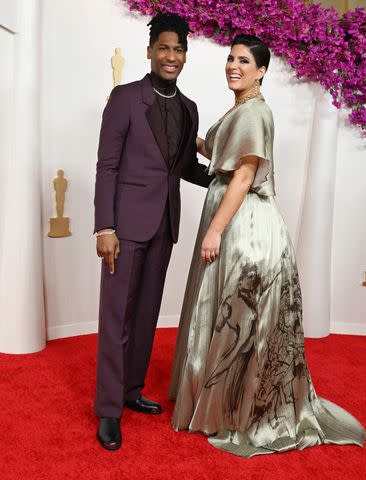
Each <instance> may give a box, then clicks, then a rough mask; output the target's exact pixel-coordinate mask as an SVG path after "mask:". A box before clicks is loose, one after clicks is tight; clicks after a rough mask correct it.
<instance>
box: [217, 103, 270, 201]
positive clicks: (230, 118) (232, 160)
mask: <svg viewBox="0 0 366 480" xmlns="http://www.w3.org/2000/svg"><path fill="white" fill-rule="evenodd" d="M273 131H274V128H273V118H272V112H271V110H270V109H269V107H268V106H267V104H266V103H265V102H263V101H262V100H255V101H249V102H247V103H245V104H243V105H241V106H240V107H238V108H237V109H236V110H234V111H233V112H231V113H229V114H228V115H227V117H225V118H224V119H223V120H222V122H221V125H220V127H219V128H218V129H217V132H216V135H215V140H214V145H213V149H212V157H211V163H210V167H209V173H210V174H213V173H228V172H232V171H234V170H236V169H238V168H239V167H240V166H241V165H242V164H243V162H245V157H248V156H252V155H254V156H257V157H259V159H260V160H259V164H258V169H257V172H256V175H255V178H254V181H253V184H252V186H251V189H250V190H251V191H254V192H256V193H258V194H260V195H265V196H273V195H274V194H275V192H274V180H273V161H272V157H273Z"/></svg>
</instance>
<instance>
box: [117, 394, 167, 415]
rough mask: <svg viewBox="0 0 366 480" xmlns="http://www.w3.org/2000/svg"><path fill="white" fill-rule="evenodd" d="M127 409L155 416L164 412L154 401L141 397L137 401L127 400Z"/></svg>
mask: <svg viewBox="0 0 366 480" xmlns="http://www.w3.org/2000/svg"><path fill="white" fill-rule="evenodd" d="M126 408H129V409H130V410H134V411H135V412H140V413H151V414H153V415H158V414H159V413H161V412H162V411H163V409H162V408H161V406H160V405H159V404H158V403H156V402H153V401H152V400H148V399H147V398H144V397H140V398H138V399H137V400H132V401H131V400H127V401H126Z"/></svg>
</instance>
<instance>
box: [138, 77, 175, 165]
mask: <svg viewBox="0 0 366 480" xmlns="http://www.w3.org/2000/svg"><path fill="white" fill-rule="evenodd" d="M142 100H143V102H144V103H145V104H146V105H148V108H147V110H146V112H145V115H146V119H147V121H148V123H149V125H150V128H151V131H152V133H153V135H154V137H155V140H156V143H157V144H158V146H159V148H160V151H161V153H162V155H163V157H164V160H165V163H166V164H167V167H168V168H169V150H168V140H167V138H166V134H165V125H164V120H163V116H162V114H161V111H160V107H159V103H158V100H157V98H156V95H155V93H154V90H153V89H152V85H151V80H150V77H149V75H146V76H145V77H144V78H143V79H142Z"/></svg>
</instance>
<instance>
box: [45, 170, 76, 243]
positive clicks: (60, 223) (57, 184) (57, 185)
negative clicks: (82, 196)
mask: <svg viewBox="0 0 366 480" xmlns="http://www.w3.org/2000/svg"><path fill="white" fill-rule="evenodd" d="M53 188H54V189H55V192H56V195H55V196H56V214H57V217H54V218H50V227H51V228H50V232H49V233H48V236H49V237H51V238H61V237H69V236H70V235H71V232H70V219H69V218H67V217H64V216H63V214H64V205H65V192H66V190H67V180H66V178H65V177H64V171H63V170H58V171H57V177H56V178H55V179H54V181H53Z"/></svg>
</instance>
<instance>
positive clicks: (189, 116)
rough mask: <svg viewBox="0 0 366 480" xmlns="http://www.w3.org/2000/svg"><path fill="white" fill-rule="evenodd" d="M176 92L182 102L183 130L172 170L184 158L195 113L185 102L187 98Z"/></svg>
mask: <svg viewBox="0 0 366 480" xmlns="http://www.w3.org/2000/svg"><path fill="white" fill-rule="evenodd" d="M178 92H179V97H180V100H181V102H182V108H183V119H184V128H183V135H182V138H181V140H180V144H179V149H178V153H177V155H176V157H175V160H174V163H173V165H172V168H174V167H175V165H176V163H177V162H178V161H179V160H180V159H181V158H183V157H184V153H185V150H186V149H187V147H188V146H189V142H190V138H191V136H192V128H193V116H194V115H195V112H194V110H193V108H192V106H191V104H190V102H188V101H187V98H186V97H185V96H184V95H183V94H182V93H181V92H180V91H179V89H178Z"/></svg>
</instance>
